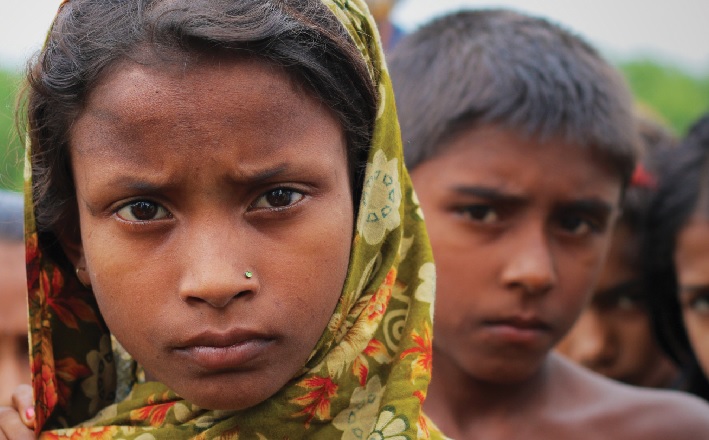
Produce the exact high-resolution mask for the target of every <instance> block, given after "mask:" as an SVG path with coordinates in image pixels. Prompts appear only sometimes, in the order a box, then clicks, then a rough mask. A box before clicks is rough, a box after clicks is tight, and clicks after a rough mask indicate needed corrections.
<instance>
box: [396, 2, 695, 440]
mask: <svg viewBox="0 0 709 440" xmlns="http://www.w3.org/2000/svg"><path fill="white" fill-rule="evenodd" d="M389 61H390V69H391V72H392V79H393V82H394V87H395V90H396V97H397V103H398V105H399V108H400V118H401V119H400V121H401V125H402V138H403V140H404V145H405V147H404V153H405V157H406V161H407V164H408V166H409V168H410V169H412V179H413V180H414V185H415V187H416V189H417V193H418V195H419V197H420V199H421V207H422V209H423V212H424V214H425V216H426V221H427V227H428V231H429V234H430V237H431V244H432V247H433V253H434V257H435V259H436V264H437V269H438V272H437V280H436V285H437V289H438V290H437V297H436V319H435V332H436V338H435V339H434V344H433V352H434V355H433V359H434V366H433V368H434V369H433V371H434V374H433V379H432V381H431V386H430V388H429V393H428V400H427V401H426V405H425V408H426V410H427V413H428V414H429V415H430V416H431V418H432V419H433V420H434V421H435V422H436V423H437V424H438V426H439V427H440V428H441V429H442V430H443V432H444V433H445V434H446V435H449V436H450V437H452V438H457V439H478V438H481V439H487V440H495V439H504V440H509V439H525V440H531V439H544V440H546V439H572V438H573V439H574V440H580V439H598V438H604V439H611V438H615V439H643V440H648V439H668V438H672V439H687V440H689V439H692V440H696V439H698V438H707V437H708V436H709V406H707V405H705V404H704V403H703V402H701V401H699V400H698V399H694V398H692V397H689V396H686V395H682V394H680V393H676V392H669V391H655V390H647V389H637V388H635V387H629V386H626V385H623V384H620V383H617V382H614V381H611V380H608V379H606V378H604V377H602V376H600V375H597V374H595V373H592V372H590V371H588V370H586V369H584V368H582V367H579V366H577V365H575V364H573V363H571V362H569V361H567V360H564V359H563V358H562V357H561V356H559V355H557V354H555V353H554V352H553V351H552V350H553V347H554V346H555V345H556V343H557V342H558V341H559V340H560V339H561V338H562V337H563V336H564V335H565V334H566V332H567V331H568V330H569V329H570V328H571V326H572V325H573V323H574V321H575V319H576V318H577V317H578V315H579V313H580V312H581V310H582V309H583V307H584V305H585V303H586V301H587V300H588V297H589V295H590V293H591V291H592V289H593V287H594V285H595V283H596V280H597V278H598V276H599V273H600V271H601V269H602V267H603V262H604V258H605V255H606V252H607V249H608V246H609V244H610V241H611V236H612V232H613V226H614V223H615V221H616V219H617V217H618V216H619V215H620V202H621V199H622V194H623V191H624V188H625V187H626V186H627V184H628V182H629V180H630V177H631V174H632V172H633V169H634V166H635V155H636V151H635V150H636V147H637V142H638V141H637V139H636V134H635V133H636V132H635V128H634V123H633V109H632V102H631V98H630V95H629V92H628V90H627V88H626V87H625V85H624V83H623V81H622V79H621V78H620V76H619V75H618V73H617V72H616V71H615V70H614V69H613V68H612V67H611V66H609V65H608V64H607V63H606V62H605V61H604V60H603V59H601V58H600V56H599V55H598V54H597V53H596V51H595V50H593V49H592V48H591V47H589V46H588V45H587V44H586V43H584V42H583V41H582V40H580V39H579V38H578V37H576V36H574V35H572V34H570V33H569V32H566V31H564V30H563V29H560V28H559V27H558V26H555V25H553V24H550V23H548V22H547V21H545V20H542V19H537V18H531V17H527V16H524V15H521V14H518V13H515V12H512V11H504V10H485V11H467V12H460V13H457V14H453V15H449V16H446V17H443V18H440V19H438V20H435V21H434V22H432V23H430V24H429V25H427V26H424V27H423V28H421V29H420V30H419V31H417V32H416V33H414V34H412V35H411V36H409V37H406V38H404V39H403V40H402V41H401V42H399V44H398V45H397V46H396V48H395V49H394V51H393V52H392V54H391V56H390V58H389Z"/></svg>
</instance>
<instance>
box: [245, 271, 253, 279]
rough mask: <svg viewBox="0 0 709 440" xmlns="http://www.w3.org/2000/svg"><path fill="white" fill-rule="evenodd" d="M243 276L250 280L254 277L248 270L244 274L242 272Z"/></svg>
mask: <svg viewBox="0 0 709 440" xmlns="http://www.w3.org/2000/svg"><path fill="white" fill-rule="evenodd" d="M244 276H245V277H246V279H248V280H250V279H251V277H253V276H254V273H253V272H251V271H250V270H247V271H246V272H244Z"/></svg>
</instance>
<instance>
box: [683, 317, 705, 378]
mask: <svg viewBox="0 0 709 440" xmlns="http://www.w3.org/2000/svg"><path fill="white" fill-rule="evenodd" d="M683 314H684V324H685V327H686V328H687V333H688V335H689V340H690V343H691V344H692V348H693V349H694V353H695V354H696V356H697V359H698V360H699V363H700V364H701V367H702V370H703V371H704V373H705V374H706V375H708V376H709V311H705V310H702V311H696V310H691V309H690V310H685V311H684V312H683Z"/></svg>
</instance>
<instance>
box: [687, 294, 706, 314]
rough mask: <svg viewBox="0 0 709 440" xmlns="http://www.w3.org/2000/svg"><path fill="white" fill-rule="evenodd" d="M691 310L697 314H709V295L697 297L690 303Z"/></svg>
mask: <svg viewBox="0 0 709 440" xmlns="http://www.w3.org/2000/svg"><path fill="white" fill-rule="evenodd" d="M689 308H690V309H692V310H693V311H695V312H696V313H701V314H702V315H704V314H709V295H707V294H704V295H697V296H696V297H694V298H692V300H691V301H690V302H689Z"/></svg>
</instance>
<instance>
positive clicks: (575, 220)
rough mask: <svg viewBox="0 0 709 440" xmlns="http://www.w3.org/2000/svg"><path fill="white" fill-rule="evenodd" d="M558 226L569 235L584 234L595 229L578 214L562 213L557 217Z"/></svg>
mask: <svg viewBox="0 0 709 440" xmlns="http://www.w3.org/2000/svg"><path fill="white" fill-rule="evenodd" d="M559 226H560V227H561V229H563V230H564V231H566V232H568V233H570V234H571V235H578V236H581V235H586V234H588V233H589V232H593V231H595V230H596V228H595V227H594V225H593V224H592V223H591V222H589V221H588V220H587V219H585V218H583V217H581V216H579V215H573V214H569V215H563V216H561V218H559Z"/></svg>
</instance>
